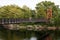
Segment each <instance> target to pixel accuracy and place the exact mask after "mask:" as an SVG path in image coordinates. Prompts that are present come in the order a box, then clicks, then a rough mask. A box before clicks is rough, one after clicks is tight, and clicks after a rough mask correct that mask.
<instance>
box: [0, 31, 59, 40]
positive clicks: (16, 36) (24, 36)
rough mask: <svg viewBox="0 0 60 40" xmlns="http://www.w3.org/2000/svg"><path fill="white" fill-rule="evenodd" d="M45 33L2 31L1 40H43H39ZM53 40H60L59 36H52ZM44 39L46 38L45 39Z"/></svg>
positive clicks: (0, 32)
mask: <svg viewBox="0 0 60 40" xmlns="http://www.w3.org/2000/svg"><path fill="white" fill-rule="evenodd" d="M43 34H44V33H42V32H36V31H27V30H25V31H19V30H17V31H16V30H13V31H12V30H0V40H41V39H39V38H40V37H41V36H42V35H43ZM52 36H53V40H60V37H59V36H57V37H56V36H54V34H52ZM43 39H44V38H43Z"/></svg>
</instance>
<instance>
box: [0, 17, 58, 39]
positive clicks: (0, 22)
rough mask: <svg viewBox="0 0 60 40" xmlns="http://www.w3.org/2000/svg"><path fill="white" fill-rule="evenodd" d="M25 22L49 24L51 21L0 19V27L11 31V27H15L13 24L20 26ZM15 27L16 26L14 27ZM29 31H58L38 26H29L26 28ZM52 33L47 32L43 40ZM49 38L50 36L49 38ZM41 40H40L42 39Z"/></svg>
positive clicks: (54, 28)
mask: <svg viewBox="0 0 60 40" xmlns="http://www.w3.org/2000/svg"><path fill="white" fill-rule="evenodd" d="M25 22H30V23H31V22H35V23H36V22H45V23H48V22H49V20H47V19H19V18H0V25H2V26H4V27H7V29H9V28H10V27H13V24H20V23H25ZM14 27H15V26H14ZM25 29H26V30H28V31H31V30H33V29H34V31H39V32H40V31H41V30H45V29H47V30H56V29H57V28H56V27H47V28H46V27H41V26H36V27H35V28H33V27H31V26H28V27H26V28H25ZM9 30H16V29H9ZM50 34H51V32H46V33H45V34H44V35H43V36H42V37H41V38H42V39H43V38H44V37H45V36H46V37H47V36H48V35H50ZM48 37H49V36H48ZM41 38H40V39H41Z"/></svg>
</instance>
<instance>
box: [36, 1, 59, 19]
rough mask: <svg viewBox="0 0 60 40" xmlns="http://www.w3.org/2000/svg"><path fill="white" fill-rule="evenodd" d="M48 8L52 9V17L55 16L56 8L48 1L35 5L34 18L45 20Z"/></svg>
mask: <svg viewBox="0 0 60 40" xmlns="http://www.w3.org/2000/svg"><path fill="white" fill-rule="evenodd" d="M48 8H52V12H53V17H55V16H56V14H57V9H58V6H57V5H55V4H54V3H53V2H50V1H42V2H40V3H38V4H37V5H36V11H37V13H36V17H37V18H46V11H47V9H48Z"/></svg>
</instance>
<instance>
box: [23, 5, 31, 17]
mask: <svg viewBox="0 0 60 40" xmlns="http://www.w3.org/2000/svg"><path fill="white" fill-rule="evenodd" d="M22 9H23V10H24V18H30V17H32V12H31V9H30V8H29V7H27V6H26V5H24V6H23V7H22Z"/></svg>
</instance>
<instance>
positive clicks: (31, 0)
mask: <svg viewBox="0 0 60 40" xmlns="http://www.w3.org/2000/svg"><path fill="white" fill-rule="evenodd" d="M41 1H51V2H54V3H55V4H56V5H60V0H0V7H1V6H4V5H18V6H20V7H22V6H23V5H26V6H27V7H29V8H30V9H35V7H36V4H37V3H39V2H41Z"/></svg>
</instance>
